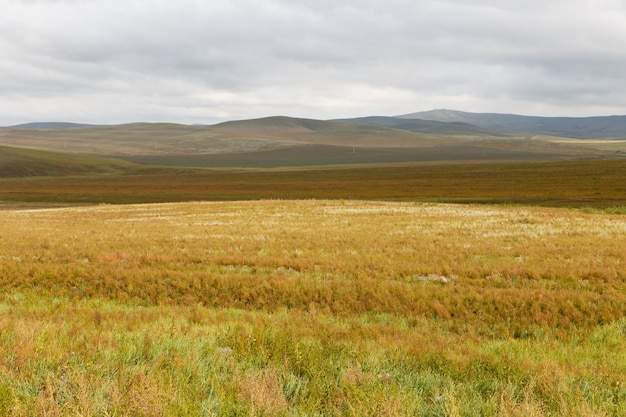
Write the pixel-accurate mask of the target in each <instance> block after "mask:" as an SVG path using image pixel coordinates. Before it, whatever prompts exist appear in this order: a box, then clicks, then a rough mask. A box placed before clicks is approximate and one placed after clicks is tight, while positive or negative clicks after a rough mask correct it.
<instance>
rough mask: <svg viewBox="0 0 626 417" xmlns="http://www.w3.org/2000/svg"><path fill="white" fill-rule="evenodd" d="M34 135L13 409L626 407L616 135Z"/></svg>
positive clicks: (223, 411)
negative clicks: (573, 139)
mask: <svg viewBox="0 0 626 417" xmlns="http://www.w3.org/2000/svg"><path fill="white" fill-rule="evenodd" d="M359 129H365V130H359ZM13 131H15V129H12V130H11V132H9V133H6V132H0V133H6V134H4V136H2V141H3V142H4V143H5V144H6V143H8V142H10V141H15V140H18V142H19V143H17V145H18V146H22V148H21V149H18V148H7V147H0V415H1V416H4V415H7V416H42V415H44V416H62V415H80V416H186V415H187V416H339V415H342V416H343V415H348V416H364V415H371V416H403V415H407V416H409V415H411V416H414V415H419V416H430V417H433V416H498V417H505V416H530V417H537V416H581V417H582V416H585V417H587V416H592V417H593V416H615V417H618V416H620V417H621V416H623V415H626V388H625V387H626V360H625V359H624V358H626V272H625V271H626V267H625V260H626V259H625V258H626V250H624V248H625V247H626V217H625V216H624V213H626V208H625V207H626V160H623V159H621V160H620V159H613V160H608V159H606V160H598V158H602V157H606V156H607V155H608V154H607V153H606V152H605V151H606V150H608V148H607V149H605V150H601V151H597V150H595V149H587V150H585V146H587V144H586V143H585V144H584V146H579V145H580V144H578V143H576V146H571V145H572V143H549V142H545V141H533V140H525V141H516V140H512V141H508V140H491V139H484V138H483V139H476V138H474V139H471V140H468V138H464V139H462V140H461V139H459V138H458V137H456V138H446V139H445V140H444V139H437V138H431V137H427V136H424V135H421V136H419V135H417V136H416V135H413V134H411V133H410V132H406V133H403V134H402V135H400V136H396V137H395V138H394V141H393V142H392V143H390V145H389V146H390V147H387V148H385V147H384V146H381V145H380V143H381V142H380V140H381V138H383V137H388V136H386V135H389V134H390V132H389V131H388V130H385V129H373V130H372V129H369V128H367V129H366V128H358V129H356V130H355V128H354V127H349V126H345V125H342V124H332V123H331V124H327V123H324V122H319V121H307V120H294V119H287V118H270V119H266V120H262V121H254V122H253V123H248V122H245V123H240V122H238V123H232V124H225V125H221V126H217V127H214V128H212V130H211V129H206V128H203V127H184V128H181V127H180V126H175V125H162V126H161V125H159V126H155V125H130V126H124V127H97V128H74V129H60V130H40V131H29V132H26V133H24V130H18V131H19V132H22V133H20V134H23V135H24V136H22V137H19V138H17V136H11V135H14V132H13ZM64 131H65V133H64ZM12 132H13V133H12ZM77 132H78V133H77ZM253 134H254V135H253ZM395 134H396V133H394V135H395ZM28 135H30V136H28ZM85 135H86V136H85ZM90 135H93V136H90ZM355 135H356V136H355ZM109 136H110V137H112V138H113V139H111V138H110V137H109ZM355 137H357V138H359V140H360V142H359V144H360V145H362V147H356V146H355V147H353V146H354V145H352V144H351V143H350V141H353V140H354V138H355ZM287 139H289V140H287ZM28 141H31V142H28ZM374 142H376V143H379V145H378V146H372V144H373V143H374ZM12 145H15V143H12ZM44 145H45V146H44ZM418 145H419V146H418ZM597 145H599V144H593V145H589V146H590V147H593V146H597ZM600 145H602V144H600ZM29 146H30V147H33V148H37V147H40V148H41V147H43V148H46V147H48V148H46V149H56V150H58V151H60V152H61V153H51V152H48V151H41V150H35V149H28V147H29ZM89 146H92V148H89ZM400 147H404V148H402V149H400ZM57 148H58V149H57ZM89 149H91V150H89ZM339 150H341V151H342V152H344V154H341V155H338V154H337V152H338V151H339ZM487 150H488V151H489V152H493V154H490V155H489V158H487V154H486V152H487ZM610 151H611V152H613V153H612V154H611V155H612V156H619V155H617V154H615V153H614V152H617V151H619V152H621V151H622V149H621V148H611V149H610ZM107 152H109V153H111V154H114V155H115V156H116V157H115V158H103V157H101V156H97V157H96V156H93V155H91V156H86V155H85V153H93V154H94V155H95V154H97V155H103V154H106V153H107ZM189 152H194V153H195V154H196V155H195V156H193V157H190V155H189ZM454 152H458V154H455V153H454ZM216 153H217V154H219V155H216ZM522 157H523V158H526V159H528V160H527V161H525V162H522V161H514V160H510V159H511V158H512V159H520V158H522ZM120 158H126V159H130V160H132V161H134V162H126V161H124V160H123V159H120ZM333 158H334V159H333ZM403 158H404V159H403ZM420 158H421V159H420ZM446 158H447V160H446V161H444V160H445V159H446ZM464 158H468V159H470V160H467V161H465V160H464ZM586 158H589V160H586ZM542 159H548V160H550V161H544V162H538V161H539V160H542ZM560 159H575V161H558V160H560ZM451 160H454V163H452V162H451ZM507 160H508V161H507ZM285 161H288V162H289V164H286V163H285ZM416 161H419V164H416ZM398 162H404V163H405V164H398ZM485 162H489V163H485ZM255 163H256V164H257V166H259V167H268V166H273V167H276V168H273V169H251V168H250V166H254V164H255ZM151 164H161V166H157V165H151ZM333 164H336V165H333ZM166 165H170V166H169V167H168V166H166ZM171 165H174V166H171ZM199 166H204V167H207V166H212V167H213V168H212V169H204V168H202V169H200V168H198V167H199ZM240 166H247V168H241V167H240ZM226 167H228V168H226ZM441 202H448V203H459V202H462V203H465V204H463V205H457V204H441ZM107 203H110V204H122V203H123V204H125V205H110V204H107ZM137 203H141V204H137ZM146 203H156V204H146ZM471 203H490V204H489V205H486V204H482V205H474V204H471ZM496 203H497V204H500V205H494V204H496ZM533 206H534V207H533ZM539 206H545V207H539ZM55 207H56V208H55Z"/></svg>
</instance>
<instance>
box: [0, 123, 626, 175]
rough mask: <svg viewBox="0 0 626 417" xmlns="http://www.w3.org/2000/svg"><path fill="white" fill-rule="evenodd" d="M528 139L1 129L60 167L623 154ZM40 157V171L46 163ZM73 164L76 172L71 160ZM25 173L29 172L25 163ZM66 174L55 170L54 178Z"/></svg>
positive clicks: (341, 131)
mask: <svg viewBox="0 0 626 417" xmlns="http://www.w3.org/2000/svg"><path fill="white" fill-rule="evenodd" d="M528 137H529V135H528V134H517V135H516V134H511V133H501V132H498V131H496V130H493V129H486V128H483V127H477V126H474V125H472V124H469V123H466V122H440V121H430V120H421V119H411V118H407V119H403V118H390V117H368V118H359V119H346V120H345V121H340V120H328V121H325V120H314V119H303V118H291V117H285V116H276V117H267V118H261V119H251V120H239V121H230V122H225V123H219V124H215V125H210V126H189V125H181V124H174V123H134V124H124V125H110V126H86V127H70V128H61V127H59V128H34V127H32V128H4V129H0V145H6V146H11V147H14V148H23V149H31V150H43V151H49V152H55V153H57V154H55V155H57V156H54V157H51V158H52V159H53V162H52V164H53V165H54V166H56V167H57V168H58V167H59V166H58V164H57V163H56V162H54V161H56V160H58V154H71V155H76V156H78V155H80V156H91V157H96V156H97V157H107V158H118V159H125V160H128V161H132V162H135V163H143V164H159V165H167V166H184V167H242V168H246V167H260V168H267V167H294V166H297V167H302V166H321V165H325V166H327V165H338V164H340V165H350V164H389V163H425V162H428V163H433V162H441V161H448V162H449V161H477V162H494V161H504V160H508V161H511V160H519V161H521V160H523V161H528V160H544V161H545V160H565V159H570V160H571V159H588V158H612V157H620V156H621V155H622V151H623V149H622V148H621V147H618V148H610V149H609V148H607V149H605V150H601V149H597V146H596V145H595V144H594V143H592V141H588V142H585V145H586V146H580V145H581V144H580V143H576V142H577V141H574V140H569V139H568V140H567V141H560V142H559V143H555V142H554V141H553V142H549V141H544V140H536V139H533V140H528ZM578 142H580V141H578ZM612 142H614V143H616V144H617V142H618V141H612ZM618 145H619V146H623V144H621V143H620V144H618ZM603 146H604V145H603ZM41 158H43V157H41ZM41 158H40V159H39V160H38V161H39V162H36V163H34V165H35V166H41ZM44 159H45V158H44ZM80 161H81V160H79V164H78V165H80V164H81V163H82V162H80ZM55 164H56V165H55ZM68 164H69V165H68V166H70V167H73V168H72V169H76V166H75V165H74V164H73V163H72V162H68ZM105 165H106V164H105ZM16 167H17V165H16V164H13V165H12V167H10V168H7V167H5V168H4V169H5V170H7V172H14V171H15V170H16V169H17V168H16ZM20 169H21V170H22V171H24V170H28V169H30V168H27V165H24V166H23V167H22V168H20ZM35 171H36V172H46V170H43V171H41V170H40V171H37V170H35ZM62 171H63V170H60V171H59V170H58V169H53V170H52V171H51V172H53V173H52V174H51V175H57V174H55V172H62ZM79 171H80V170H79ZM68 175H69V174H68Z"/></svg>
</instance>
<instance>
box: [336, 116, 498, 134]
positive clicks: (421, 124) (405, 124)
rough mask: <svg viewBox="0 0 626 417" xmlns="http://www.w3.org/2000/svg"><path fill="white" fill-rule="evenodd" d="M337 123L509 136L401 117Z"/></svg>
mask: <svg viewBox="0 0 626 417" xmlns="http://www.w3.org/2000/svg"><path fill="white" fill-rule="evenodd" d="M335 121H337V122H344V123H353V124H359V125H367V126H380V127H387V128H392V129H400V130H408V131H411V132H419V133H428V134H440V135H479V136H507V134H505V133H502V132H497V131H494V130H489V129H484V128H482V127H478V126H474V125H472V124H470V123H465V122H444V121H437V120H424V119H408V118H401V117H384V116H370V117H357V118H354V119H337V120H335Z"/></svg>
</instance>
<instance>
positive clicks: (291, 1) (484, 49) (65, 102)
mask: <svg viewBox="0 0 626 417" xmlns="http://www.w3.org/2000/svg"><path fill="white" fill-rule="evenodd" d="M0 54H1V55H0V125H5V126H6V125H10V124H16V123H23V122H30V121H73V122H85V123H109V124H113V123H125V122H133V121H150V122H157V121H170V122H179V123H214V122H219V121H224V120H232V119H246V118H255V117H263V116H270V115H287V116H295V117H310V118H319V119H330V118H340V117H356V116H368V115H387V116H389V115H397V114H404V113H411V112H415V111H421V110H430V109H434V108H449V109H457V110H464V111H473V112H498V113H518V114H527V115H546V116H555V115H558V116H586V115H608V114H626V0H385V1H381V0H360V1H356V0H347V1H341V0H205V1H202V0H176V1H174V0H170V1H166V0H21V1H19V0H0Z"/></svg>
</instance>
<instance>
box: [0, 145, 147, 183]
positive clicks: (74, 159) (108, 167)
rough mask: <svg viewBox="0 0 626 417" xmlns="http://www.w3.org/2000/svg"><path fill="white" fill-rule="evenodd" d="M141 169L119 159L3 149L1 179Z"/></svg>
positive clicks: (0, 162) (113, 172)
mask: <svg viewBox="0 0 626 417" xmlns="http://www.w3.org/2000/svg"><path fill="white" fill-rule="evenodd" d="M137 168H138V167H137V165H135V164H133V163H130V162H125V161H121V160H116V159H109V158H97V157H89V156H78V155H68V154H62V153H56V152H47V151H40V150H33V149H20V148H12V147H8V146H0V178H11V177H12V178H15V177H35V176H68V175H87V174H100V175H101V174H118V173H125V172H131V171H133V170H136V169H137Z"/></svg>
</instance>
